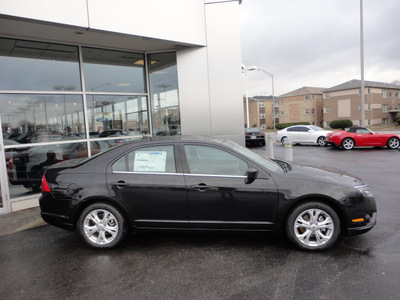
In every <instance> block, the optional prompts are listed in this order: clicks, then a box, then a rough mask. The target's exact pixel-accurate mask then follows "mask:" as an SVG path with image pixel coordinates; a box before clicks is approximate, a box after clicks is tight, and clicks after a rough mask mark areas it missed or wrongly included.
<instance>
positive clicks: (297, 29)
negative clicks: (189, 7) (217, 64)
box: [240, 0, 400, 96]
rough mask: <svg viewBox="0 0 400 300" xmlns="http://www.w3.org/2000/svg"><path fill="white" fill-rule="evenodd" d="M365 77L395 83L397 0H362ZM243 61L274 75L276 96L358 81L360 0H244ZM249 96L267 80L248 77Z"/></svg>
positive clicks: (399, 54)
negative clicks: (304, 88) (309, 88)
mask: <svg viewBox="0 0 400 300" xmlns="http://www.w3.org/2000/svg"><path fill="white" fill-rule="evenodd" d="M363 6H364V55H365V58H364V62H365V63H364V68H365V70H364V74H365V76H364V78H365V80H370V81H380V82H389V83H392V82H393V81H395V80H400V0H364V1H363ZM240 13H241V41H242V63H243V64H244V65H245V66H246V67H251V66H257V67H259V68H261V69H263V70H265V71H267V72H269V73H272V74H273V75H274V81H275V95H276V96H278V95H282V94H285V93H288V92H290V91H293V90H295V89H298V88H301V87H303V86H311V87H325V88H330V87H333V86H335V85H338V84H341V83H344V82H346V81H349V80H351V79H361V58H360V57H361V56H360V0H243V1H242V4H241V5H240ZM247 82H248V94H249V96H255V95H271V94H272V91H271V79H270V78H269V77H268V76H267V75H265V74H264V73H263V72H260V71H251V72H248V75H247Z"/></svg>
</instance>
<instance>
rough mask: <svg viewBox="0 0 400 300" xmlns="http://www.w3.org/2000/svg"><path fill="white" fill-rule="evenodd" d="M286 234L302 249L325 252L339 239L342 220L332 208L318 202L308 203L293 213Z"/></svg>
mask: <svg viewBox="0 0 400 300" xmlns="http://www.w3.org/2000/svg"><path fill="white" fill-rule="evenodd" d="M312 216H313V217H312ZM313 218H314V219H313ZM286 233H287V236H288V238H289V240H290V241H291V242H292V243H293V244H294V245H296V246H297V247H298V248H300V249H307V250H313V251H315V250H325V249H327V248H329V247H331V246H332V245H333V244H335V243H336V241H337V240H338V238H339V235H340V219H339V217H338V215H337V214H336V212H335V211H334V210H333V209H332V208H331V207H330V206H328V205H326V204H324V203H322V202H317V201H315V202H314V201H313V202H307V203H304V204H301V205H299V206H297V207H295V208H294V209H293V210H292V211H291V213H290V214H289V217H288V219H287V222H286Z"/></svg>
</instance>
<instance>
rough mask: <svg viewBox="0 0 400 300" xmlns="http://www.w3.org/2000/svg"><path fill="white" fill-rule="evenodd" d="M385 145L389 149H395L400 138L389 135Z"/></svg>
mask: <svg viewBox="0 0 400 300" xmlns="http://www.w3.org/2000/svg"><path fill="white" fill-rule="evenodd" d="M387 146H388V148H390V149H397V148H399V146H400V140H399V139H398V138H397V137H391V138H390V139H389V140H388V141H387Z"/></svg>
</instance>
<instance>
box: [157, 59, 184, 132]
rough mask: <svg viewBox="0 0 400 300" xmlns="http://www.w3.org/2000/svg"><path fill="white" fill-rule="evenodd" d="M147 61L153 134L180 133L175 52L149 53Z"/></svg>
mask: <svg viewBox="0 0 400 300" xmlns="http://www.w3.org/2000/svg"><path fill="white" fill-rule="evenodd" d="M149 61H150V62H151V63H150V64H149V83H150V99H151V106H152V122H153V134H154V135H177V134H181V121H180V113H179V98H178V75H177V69H176V56H175V53H161V54H151V55H149Z"/></svg>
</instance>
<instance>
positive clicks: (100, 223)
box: [78, 202, 126, 248]
mask: <svg viewBox="0 0 400 300" xmlns="http://www.w3.org/2000/svg"><path fill="white" fill-rule="evenodd" d="M78 230H79V233H80V235H81V236H82V238H83V240H84V241H85V242H86V243H87V244H88V245H89V246H91V247H94V248H113V247H115V246H117V245H118V244H119V243H120V242H121V241H122V240H123V238H124V236H125V230H126V228H125V220H124V217H123V215H122V214H121V213H120V211H119V210H118V209H116V208H115V207H114V206H112V205H109V204H106V203H101V202H99V203H95V204H91V205H89V206H88V207H87V208H85V209H84V210H83V212H82V214H81V215H80V217H79V221H78Z"/></svg>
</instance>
